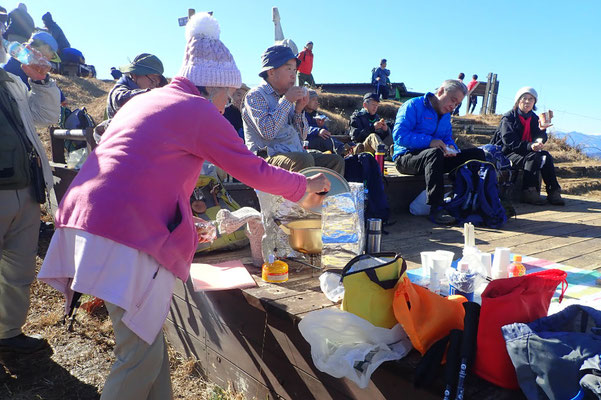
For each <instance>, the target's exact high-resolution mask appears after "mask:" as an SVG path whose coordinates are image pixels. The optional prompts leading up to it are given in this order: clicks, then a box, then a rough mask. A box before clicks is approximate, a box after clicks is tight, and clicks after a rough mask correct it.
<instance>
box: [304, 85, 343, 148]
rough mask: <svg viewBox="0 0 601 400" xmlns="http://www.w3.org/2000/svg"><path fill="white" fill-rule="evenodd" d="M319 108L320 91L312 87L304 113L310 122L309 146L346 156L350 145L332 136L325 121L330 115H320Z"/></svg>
mask: <svg viewBox="0 0 601 400" xmlns="http://www.w3.org/2000/svg"><path fill="white" fill-rule="evenodd" d="M318 108H319V95H318V93H317V92H316V91H315V90H313V89H310V90H309V102H308V103H307V105H306V106H305V109H304V111H303V113H304V114H305V118H307V123H308V124H309V133H308V134H307V141H308V142H309V148H310V149H313V150H319V151H323V152H325V151H329V152H330V153H335V154H338V155H341V156H342V157H344V156H345V155H346V153H347V152H348V150H349V149H350V146H345V144H344V143H342V142H341V141H339V140H338V139H335V138H333V137H332V134H331V133H330V131H328V130H327V129H326V127H325V121H326V119H327V118H328V117H326V116H325V115H319V114H318V113H317V109H318Z"/></svg>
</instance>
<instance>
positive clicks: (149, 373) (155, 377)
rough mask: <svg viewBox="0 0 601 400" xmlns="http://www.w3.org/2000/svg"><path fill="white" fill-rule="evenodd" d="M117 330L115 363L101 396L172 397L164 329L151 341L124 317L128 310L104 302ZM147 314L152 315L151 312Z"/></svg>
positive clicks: (158, 399)
mask: <svg viewBox="0 0 601 400" xmlns="http://www.w3.org/2000/svg"><path fill="white" fill-rule="evenodd" d="M104 304H105V305H106V309H107V310H108V312H109V315H110V317H111V321H112V322H113V332H114V333H115V349H114V353H115V358H116V360H115V363H114V364H113V366H112V368H111V372H110V373H109V376H108V377H107V378H106V382H105V384H104V388H103V389H102V395H101V396H100V400H117V399H119V400H123V399H127V400H170V399H172V398H173V392H172V390H171V377H170V376H169V355H168V354H167V344H166V343H165V338H164V337H163V331H161V332H159V334H158V335H157V337H156V339H155V340H154V342H153V343H152V344H151V345H149V344H148V343H146V342H145V341H143V340H142V339H140V338H139V337H138V335H136V334H135V333H133V332H132V331H131V330H130V329H129V328H128V327H127V326H125V324H124V323H123V321H122V320H121V319H122V318H123V314H124V313H125V310H123V309H122V308H119V307H117V306H116V305H114V304H111V303H108V302H105V303H104ZM148 318H152V315H149V316H148Z"/></svg>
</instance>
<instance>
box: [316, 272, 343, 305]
mask: <svg viewBox="0 0 601 400" xmlns="http://www.w3.org/2000/svg"><path fill="white" fill-rule="evenodd" d="M319 286H320V287H321V291H322V292H323V294H325V295H326V297H327V298H328V300H330V301H333V302H334V303H336V302H338V301H340V300H342V298H343V297H344V286H343V285H342V282H341V281H340V274H335V273H333V272H324V273H323V274H321V275H320V276H319Z"/></svg>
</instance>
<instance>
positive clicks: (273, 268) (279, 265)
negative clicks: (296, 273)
mask: <svg viewBox="0 0 601 400" xmlns="http://www.w3.org/2000/svg"><path fill="white" fill-rule="evenodd" d="M268 261H269V262H266V263H264V264H263V268H262V269H261V279H263V281H265V282H275V283H281V282H286V281H287V280H288V264H286V263H285V262H284V261H280V260H276V259H275V256H274V255H273V254H270V255H269V259H268Z"/></svg>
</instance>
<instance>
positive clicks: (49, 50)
mask: <svg viewBox="0 0 601 400" xmlns="http://www.w3.org/2000/svg"><path fill="white" fill-rule="evenodd" d="M28 44H29V45H30V46H31V47H32V48H33V49H35V50H37V51H39V52H40V53H42V54H43V55H44V57H45V58H47V59H48V60H49V61H51V62H54V63H60V62H61V59H60V57H59V56H58V54H57V50H58V46H57V44H56V40H54V38H53V37H52V36H51V35H50V34H49V33H48V32H42V31H40V32H36V33H34V34H33V35H32V36H31V39H30V40H29V42H28ZM21 66H22V64H21V61H19V60H17V59H16V58H13V57H10V58H9V60H8V61H7V62H6V64H4V66H3V67H2V68H4V70H5V71H7V72H10V73H11V74H13V75H16V76H18V77H19V78H21V80H22V81H23V83H24V84H25V85H26V86H27V89H31V85H30V84H29V75H27V74H26V73H25V71H24V70H23V68H21ZM59 91H60V96H61V98H60V102H61V104H63V103H65V102H66V100H67V99H66V98H65V95H64V94H63V92H62V90H60V89H59Z"/></svg>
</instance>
